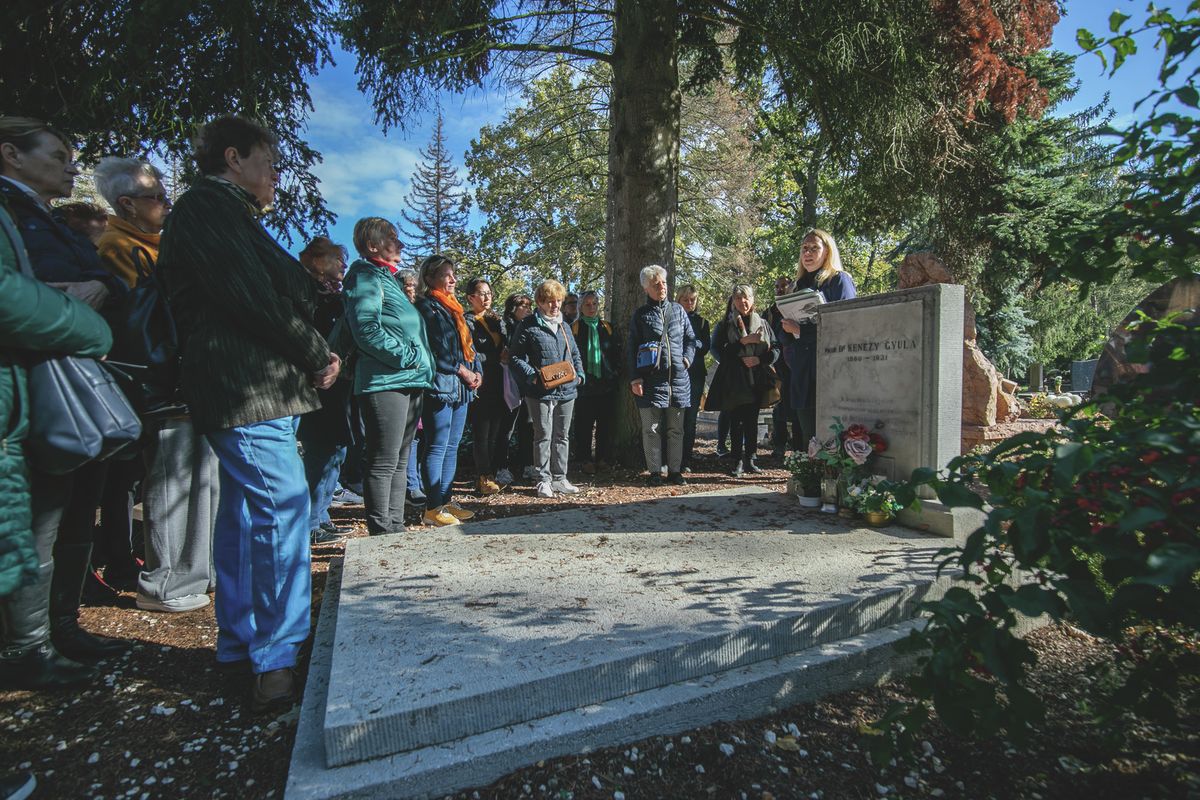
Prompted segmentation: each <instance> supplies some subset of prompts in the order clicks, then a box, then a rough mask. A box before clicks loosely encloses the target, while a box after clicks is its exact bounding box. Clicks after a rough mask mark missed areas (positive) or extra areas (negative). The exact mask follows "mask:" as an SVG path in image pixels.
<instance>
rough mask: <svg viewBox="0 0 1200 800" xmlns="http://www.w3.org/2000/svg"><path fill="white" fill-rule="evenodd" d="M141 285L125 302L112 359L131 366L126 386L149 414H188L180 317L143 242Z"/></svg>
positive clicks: (138, 253) (138, 251)
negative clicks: (182, 380) (181, 378)
mask: <svg viewBox="0 0 1200 800" xmlns="http://www.w3.org/2000/svg"><path fill="white" fill-rule="evenodd" d="M133 263H134V268H135V269H136V271H137V274H138V280H137V285H136V286H134V287H133V289H131V290H130V291H129V293H128V294H127V295H126V296H125V299H124V300H123V301H122V305H121V314H120V317H119V322H117V323H116V324H114V325H113V347H112V351H111V352H110V353H109V358H110V359H111V360H112V361H115V362H119V363H122V364H127V365H129V367H130V369H129V371H130V372H131V373H132V374H133V377H132V378H131V379H130V381H129V382H128V383H127V384H124V385H123V386H122V388H123V389H125V390H126V392H127V394H128V396H129V399H130V400H131V401H132V402H133V404H134V406H135V407H136V408H137V409H138V411H139V412H140V413H141V415H142V416H143V417H146V418H147V419H155V418H164V417H172V416H182V415H186V414H187V404H186V403H184V402H183V400H182V399H181V398H180V396H179V362H180V356H179V337H178V335H177V334H176V331H175V317H174V316H173V315H172V314H171V308H170V306H168V305H167V299H166V296H165V294H164V291H163V288H162V285H161V284H160V283H159V281H158V278H157V277H156V276H155V274H154V259H153V258H151V256H150V253H148V252H147V251H146V249H145V248H143V247H137V248H134V250H133Z"/></svg>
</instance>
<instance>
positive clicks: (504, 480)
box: [496, 467, 513, 486]
mask: <svg viewBox="0 0 1200 800" xmlns="http://www.w3.org/2000/svg"><path fill="white" fill-rule="evenodd" d="M512 482H513V474H512V473H511V472H509V471H508V467H501V468H500V469H499V470H498V471H497V472H496V483H498V484H500V485H501V486H509V485H511V484H512Z"/></svg>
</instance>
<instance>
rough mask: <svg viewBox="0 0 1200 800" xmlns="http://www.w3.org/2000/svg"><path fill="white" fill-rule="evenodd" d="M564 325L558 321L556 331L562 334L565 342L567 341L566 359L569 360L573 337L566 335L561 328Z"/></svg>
mask: <svg viewBox="0 0 1200 800" xmlns="http://www.w3.org/2000/svg"><path fill="white" fill-rule="evenodd" d="M564 327H565V326H564V325H563V323H561V322H560V323H558V332H559V333H561V334H562V335H563V339H564V340H566V343H567V359H568V360H570V358H571V339H572V338H573V337H571V336H568V335H567V333H566V331H564V330H563V328H564ZM556 338H557V337H556Z"/></svg>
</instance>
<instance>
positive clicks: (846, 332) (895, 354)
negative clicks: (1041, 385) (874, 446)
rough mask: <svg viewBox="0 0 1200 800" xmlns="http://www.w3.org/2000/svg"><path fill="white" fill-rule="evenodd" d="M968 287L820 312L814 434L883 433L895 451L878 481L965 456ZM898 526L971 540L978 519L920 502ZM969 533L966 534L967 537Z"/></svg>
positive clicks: (884, 458) (866, 300)
mask: <svg viewBox="0 0 1200 800" xmlns="http://www.w3.org/2000/svg"><path fill="white" fill-rule="evenodd" d="M963 308H964V293H963V287H962V286H959V285H955V284H946V283H939V284H932V285H928V286H921V287H918V288H915V289H904V290H901V291H897V292H887V293H885V294H878V295H871V296H868V297H860V298H856V299H854V300H845V301H842V302H838V303H830V304H829V305H826V306H822V307H821V311H820V323H819V324H820V327H819V328H818V330H817V428H818V432H819V433H820V434H821V435H822V436H825V435H828V433H827V431H828V426H829V425H830V424H832V422H833V420H834V418H835V417H837V418H840V419H841V420H842V423H843V424H845V425H847V426H849V425H851V424H854V423H861V424H863V425H866V426H867V427H872V426H875V425H877V424H880V423H881V424H882V427H881V428H880V433H881V434H882V435H883V436H884V438H885V439H887V442H888V450H887V452H886V453H885V454H883V455H881V456H880V457H879V458H878V459H877V461H876V466H875V471H876V472H878V473H880V474H883V475H885V476H886V477H888V478H891V479H896V480H907V479H908V478H909V477H910V476H911V475H912V471H913V470H914V469H917V468H918V467H931V468H934V469H940V468H942V467H944V466H946V464H947V463H948V462H949V461H950V459H952V458H954V457H955V456H957V455H958V453H959V443H960V436H961V433H962V430H961V426H962V345H963ZM900 519H901V522H903V523H905V524H909V525H913V526H914V527H919V528H923V529H925V530H928V531H930V532H933V533H939V534H942V535H944V536H955V535H960V534H966V533H969V532H970V530H973V528H974V525H976V524H978V521H979V517H978V515H976V514H968V513H966V512H965V511H961V510H959V509H954V510H953V513H951V509H947V508H945V507H944V506H942V505H941V504H939V503H937V502H936V501H933V500H932V499H931V498H928V497H927V498H923V499H922V510H921V511H920V512H903V513H902V514H901V518H900ZM968 528H969V529H970V530H969V529H968Z"/></svg>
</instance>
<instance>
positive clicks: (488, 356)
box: [467, 314, 508, 411]
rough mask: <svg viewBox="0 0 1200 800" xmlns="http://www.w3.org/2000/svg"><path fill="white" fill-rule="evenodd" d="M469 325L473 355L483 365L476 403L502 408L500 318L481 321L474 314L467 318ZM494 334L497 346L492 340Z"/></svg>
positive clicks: (502, 378)
mask: <svg viewBox="0 0 1200 800" xmlns="http://www.w3.org/2000/svg"><path fill="white" fill-rule="evenodd" d="M467 322H469V323H470V324H471V338H472V341H474V343H475V353H476V355H477V356H478V357H479V360H480V361H481V362H482V363H483V384H482V385H481V386H480V387H479V396H478V397H477V398H476V403H483V404H484V405H486V406H488V407H489V408H490V407H496V408H499V407H501V406H503V407H504V410H506V411H507V410H508V406H506V405H504V373H503V369H504V365H503V364H501V363H500V353H501V352H502V351H503V350H504V347H505V342H504V333H503V331H501V329H500V318H499V317H496V316H484V317H483V318H482V319H480V318H479V317H476V316H475V315H474V314H469V315H468V316H467ZM489 331H490V333H489ZM491 333H495V334H496V336H497V338H498V339H499V344H497V342H496V340H495V339H493V338H492V336H491Z"/></svg>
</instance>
